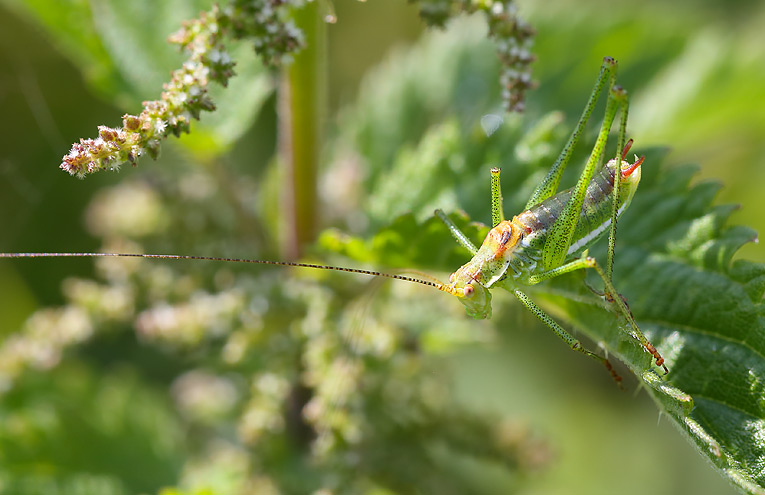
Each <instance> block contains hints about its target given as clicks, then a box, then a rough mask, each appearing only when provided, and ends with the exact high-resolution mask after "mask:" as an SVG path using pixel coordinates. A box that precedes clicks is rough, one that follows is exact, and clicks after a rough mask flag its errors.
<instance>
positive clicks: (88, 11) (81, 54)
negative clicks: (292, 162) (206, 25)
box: [3, 0, 273, 155]
mask: <svg viewBox="0 0 765 495" xmlns="http://www.w3.org/2000/svg"><path fill="white" fill-rule="evenodd" d="M3 1H4V2H6V3H7V5H8V6H9V7H12V8H14V10H17V11H18V12H19V13H21V14H24V15H25V16H26V17H30V18H32V19H33V20H34V21H36V22H37V23H38V24H40V25H42V26H44V27H45V30H46V34H47V35H48V36H50V37H51V38H52V39H53V41H54V43H55V44H56V45H57V46H60V47H62V49H63V52H64V53H65V54H66V55H67V56H68V57H69V58H70V60H71V61H72V63H74V64H75V65H76V66H77V67H79V69H80V70H81V71H82V72H83V74H84V75H85V76H86V78H87V80H88V82H89V83H90V85H91V87H92V89H93V90H95V91H97V92H98V93H99V94H100V96H102V97H103V98H104V99H105V100H108V101H111V102H113V103H116V104H117V105H119V106H121V107H122V108H124V109H125V110H126V111H127V112H129V113H133V114H137V113H138V112H139V111H140V104H141V102H142V101H144V100H156V99H159V96H160V93H161V91H162V85H163V83H165V82H167V81H168V80H169V79H170V72H171V71H173V70H174V69H177V68H178V67H179V66H180V64H181V62H182V61H183V54H182V53H180V52H179V50H178V48H177V46H175V45H171V44H170V43H168V42H167V38H168V36H170V35H171V34H172V33H174V32H175V31H177V30H178V29H180V27H181V23H182V22H183V21H184V20H187V19H191V18H194V17H196V16H198V15H199V13H200V12H201V11H203V10H207V9H209V7H210V6H211V5H212V2H211V1H209V0H193V1H192V0H172V1H167V2H159V3H158V2H154V1H151V0H134V1H130V2H122V1H119V0H99V1H97V2H89V1H85V0H69V1H66V2H59V1H57V0H34V1H32V2H18V1H16V0H3ZM229 50H230V51H231V56H232V58H233V59H234V60H236V61H237V65H236V71H237V73H238V74H239V75H240V76H242V77H238V78H234V80H233V81H232V83H231V84H230V85H229V87H228V88H226V89H225V90H224V89H223V88H219V87H214V86H213V87H211V88H210V91H211V93H212V96H213V101H214V102H215V104H216V107H217V111H216V112H214V113H213V114H209V113H205V114H203V115H202V118H201V121H200V122H196V123H195V124H193V127H194V132H195V139H184V140H181V143H183V144H184V145H186V146H188V147H189V148H191V149H192V150H193V151H194V152H197V153H205V154H207V155H218V154H221V153H223V152H224V151H225V150H227V149H228V148H229V147H230V146H231V145H233V143H234V142H235V141H236V140H237V139H239V138H240V137H241V136H242V134H244V133H245V132H246V131H247V130H248V129H249V127H250V126H251V125H252V123H253V122H254V121H255V119H256V118H257V116H258V111H259V109H260V107H261V106H262V104H263V102H264V101H265V99H266V98H267V97H268V96H269V95H270V94H271V91H272V90H273V83H272V78H271V76H270V74H269V73H268V71H266V70H265V68H264V67H263V66H262V64H261V63H260V61H259V60H258V59H257V58H256V56H255V54H254V51H253V48H252V46H250V45H246V44H242V43H239V44H237V45H235V46H232V47H229ZM119 121H120V116H119V115H113V116H111V117H109V118H105V120H104V122H102V124H103V125H114V124H115V123H117V122H119ZM95 133H96V130H95V129H93V134H95ZM61 151H62V154H63V153H64V152H65V151H66V150H61Z"/></svg>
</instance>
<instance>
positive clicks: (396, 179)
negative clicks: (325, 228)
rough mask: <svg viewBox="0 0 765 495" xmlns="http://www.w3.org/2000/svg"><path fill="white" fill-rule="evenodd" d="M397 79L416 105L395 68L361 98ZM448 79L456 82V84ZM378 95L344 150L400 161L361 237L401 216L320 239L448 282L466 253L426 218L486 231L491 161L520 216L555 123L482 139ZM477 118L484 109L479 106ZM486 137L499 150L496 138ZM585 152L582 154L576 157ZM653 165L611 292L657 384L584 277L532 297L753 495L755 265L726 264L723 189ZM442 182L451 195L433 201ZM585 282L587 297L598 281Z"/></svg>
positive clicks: (465, 126) (373, 197)
mask: <svg viewBox="0 0 765 495" xmlns="http://www.w3.org/2000/svg"><path fill="white" fill-rule="evenodd" d="M468 46H469V43H468V42H466V43H464V44H462V45H461V47H462V49H463V50H468V49H469V48H468ZM475 46H477V45H474V47H475ZM426 59H429V58H428V57H426ZM403 68H407V72H406V77H405V78H404V80H405V81H406V82H407V86H406V87H407V91H409V92H412V93H426V92H427V91H425V90H424V89H422V88H419V89H416V88H412V84H413V83H412V82H411V81H413V80H418V77H421V79H419V80H421V81H423V83H422V84H423V85H426V84H427V80H428V76H427V75H426V74H419V73H418V72H417V69H416V68H412V67H411V65H409V64H407V63H406V62H405V61H404V62H401V63H399V64H396V63H394V62H391V63H390V64H389V66H388V67H387V68H386V69H387V72H386V73H381V74H377V75H375V77H378V78H383V77H386V81H387V82H386V83H382V82H374V83H369V87H373V88H377V87H381V88H387V92H388V93H389V94H397V91H396V86H395V83H394V82H392V81H396V80H400V79H402V77H403V76H402V72H403ZM459 74H460V73H459V71H457V72H456V73H455V74H453V75H454V76H455V77H457V78H459V77H460V76H459ZM443 85H446V83H442V86H443ZM379 94H380V93H370V94H369V95H365V94H364V93H362V95H361V100H360V103H359V108H361V109H366V110H365V111H364V112H358V113H356V114H354V119H351V120H350V121H349V122H347V123H346V124H348V125H351V124H352V125H353V126H355V127H353V129H352V131H350V132H357V133H358V134H357V135H356V143H357V145H358V147H357V148H356V150H355V151H356V152H357V153H358V154H359V155H360V157H361V160H364V161H365V162H366V164H368V165H369V166H370V167H372V168H373V169H375V168H376V164H379V163H380V162H382V161H383V160H382V159H381V158H380V156H381V154H382V152H381V151H380V150H379V149H378V148H377V144H379V143H380V141H379V140H375V139H370V137H369V136H370V135H371V134H374V132H373V131H374V130H375V129H377V130H378V135H379V137H380V139H382V140H384V141H385V142H386V143H387V144H388V145H390V144H391V143H392V142H395V143H396V145H397V146H398V148H394V149H397V150H398V151H396V152H394V153H392V154H390V155H389V156H385V160H387V165H386V168H385V170H384V171H382V172H379V171H377V170H374V171H373V172H371V175H370V181H369V185H370V189H369V193H368V196H367V204H369V205H371V208H367V209H364V211H365V212H367V214H368V215H370V217H371V220H372V222H371V223H372V225H374V224H375V221H379V216H378V215H376V213H375V212H385V211H387V212H389V214H390V212H394V213H400V212H402V211H410V212H412V213H410V214H407V215H403V216H400V217H398V218H397V219H396V220H394V221H393V222H392V223H390V224H389V225H387V226H385V227H382V228H381V229H380V230H378V231H377V232H375V233H372V234H370V235H368V236H367V237H353V236H347V235H341V234H337V233H336V232H327V233H325V234H324V236H323V237H322V239H321V242H320V245H321V246H322V247H323V248H325V249H329V250H331V251H335V252H340V253H343V254H345V255H347V256H349V257H351V258H354V259H357V260H360V261H364V262H367V263H370V264H372V265H376V266H389V267H398V268H413V269H422V270H425V271H428V270H437V271H439V272H441V273H449V272H451V271H453V270H454V269H455V268H456V267H458V266H460V265H461V264H463V263H464V262H465V261H467V259H468V258H469V255H468V254H467V253H465V252H464V250H461V249H460V248H457V247H455V246H456V243H454V241H453V240H451V239H450V236H449V234H448V231H447V230H446V228H445V227H444V226H442V225H440V222H438V221H436V220H434V219H433V218H432V217H430V216H429V215H430V212H431V211H432V209H433V207H442V208H444V209H445V210H447V211H453V210H454V209H455V208H465V209H467V210H468V211H469V212H470V213H471V214H472V215H479V214H480V215H481V216H480V217H479V216H476V218H478V219H481V220H484V221H487V220H488V211H489V205H488V198H489V192H488V191H489V187H488V183H489V176H488V165H487V164H491V163H494V164H501V165H502V167H503V172H502V173H503V184H504V186H505V187H504V191H505V212H506V214H508V215H512V214H515V213H518V212H520V208H521V205H522V204H523V201H525V198H527V197H528V192H529V191H530V188H531V187H533V185H534V184H536V183H537V182H538V180H539V179H540V176H541V175H540V174H542V173H544V171H545V170H546V167H547V166H549V164H550V163H552V160H551V159H550V158H549V156H550V155H551V154H554V153H555V151H554V150H557V149H560V147H561V146H562V140H561V139H560V135H561V134H562V133H561V132H560V130H561V128H560V126H559V125H558V124H559V123H560V119H557V120H556V119H555V114H549V115H548V117H547V123H546V124H544V120H538V119H535V118H534V117H533V116H528V115H527V117H526V118H527V121H526V122H537V124H526V123H521V122H516V121H512V120H511V121H506V122H504V123H503V124H502V125H501V126H500V128H499V130H497V131H496V133H495V134H488V135H486V134H481V133H480V132H479V133H475V132H474V127H471V123H470V120H469V119H467V118H464V117H465V116H464V115H463V114H460V112H458V111H455V114H456V115H459V116H460V117H453V116H449V114H448V112H446V116H445V117H443V118H441V119H439V118H438V112H436V111H435V110H434V109H433V108H427V109H426V108H424V107H423V106H422V103H421V102H418V101H413V100H411V99H409V100H408V99H393V98H392V99H385V98H379ZM373 95H374V96H376V97H377V99H376V101H377V102H380V101H385V104H386V105H387V107H386V112H385V113H384V112H382V111H380V112H375V111H374V107H373V106H370V105H371V104H370V103H369V102H368V101H367V99H368V100H370V101H371V100H372V99H373ZM397 105H398V106H401V107H406V108H397V107H396V106H397ZM391 107H394V108H391ZM477 108H480V105H478V106H477ZM413 109H414V110H413ZM483 109H484V111H487V112H488V111H490V105H487V106H485V107H483ZM415 110H418V111H419V112H421V113H420V114H419V115H420V117H422V116H423V115H426V116H428V117H429V118H430V119H431V123H430V126H429V127H425V128H424V129H417V130H416V131H415V130H412V133H410V134H409V135H407V136H406V138H405V137H404V136H401V135H397V136H393V135H391V134H390V133H388V134H379V133H385V132H386V130H389V129H391V128H392V127H393V124H392V123H390V122H387V121H386V115H387V116H390V115H408V114H411V113H417V112H416V111H415ZM474 111H475V109H474ZM532 111H533V109H532ZM478 118H480V117H477V118H476V119H475V120H474V121H473V122H474V124H473V125H474V126H475V125H476V124H475V121H476V120H477V119H478ZM367 119H368V120H367ZM417 122H420V124H422V120H418V121H417ZM359 129H361V130H363V132H362V131H359ZM564 132H566V131H564ZM495 136H501V138H498V139H496V140H494V139H493V138H494V137H495ZM528 143H532V145H531V146H526V145H528ZM385 149H390V148H389V147H387V148H385ZM551 150H552V151H551ZM588 150H589V148H588V147H587V145H580V149H579V150H578V151H577V152H578V153H585V152H588ZM439 151H440V153H439ZM641 151H644V150H641ZM609 153H610V152H609ZM664 155H665V151H664V150H653V151H651V152H649V153H648V156H647V159H646V162H645V164H644V165H643V179H642V182H641V185H640V188H639V190H638V193H637V195H636V197H635V199H634V200H633V203H632V205H631V206H630V208H629V210H628V211H627V212H626V213H625V215H624V216H623V217H622V219H621V220H620V222H619V229H618V235H617V249H616V259H615V272H614V282H615V285H616V287H617V289H618V290H620V291H621V292H622V294H623V295H624V296H625V297H626V298H627V300H628V302H629V304H630V307H631V309H632V311H633V313H634V316H635V318H636V320H637V322H638V324H639V326H640V328H641V329H642V330H643V332H644V333H645V334H646V335H647V336H648V337H649V339H651V341H652V342H653V344H654V345H655V346H656V347H657V348H658V349H659V350H660V351H661V352H662V354H663V355H664V357H665V358H666V360H667V363H668V367H669V369H670V373H669V374H668V375H666V376H663V375H662V374H661V372H660V371H659V370H657V369H656V368H655V366H653V365H652V360H651V356H650V355H649V354H648V353H647V352H646V351H645V349H644V348H643V347H642V346H641V345H640V344H639V343H638V342H637V341H636V340H635V339H634V338H632V337H631V336H630V334H629V333H628V332H627V330H626V329H625V328H626V322H624V321H623V320H622V319H620V318H619V317H618V316H617V315H616V314H615V312H614V311H612V309H611V308H610V307H609V304H608V303H606V302H605V301H604V300H603V298H602V297H598V296H596V295H595V294H594V293H593V292H592V291H591V290H590V289H589V288H588V287H587V285H586V284H585V283H584V281H585V280H584V278H585V274H584V273H574V274H570V275H568V276H565V277H560V278H558V279H556V280H553V281H551V282H549V283H543V284H540V285H539V286H535V287H533V288H530V289H529V292H530V293H532V295H533V297H534V299H535V300H537V301H538V302H540V304H543V306H544V307H545V309H546V310H548V311H549V312H550V313H551V314H553V315H554V316H555V317H556V318H559V319H560V320H561V321H563V322H567V323H569V324H573V325H574V326H576V327H577V328H578V329H579V330H580V331H581V332H582V333H584V334H585V335H587V336H588V337H590V338H591V339H592V340H594V341H596V342H598V343H599V344H600V345H602V347H603V348H604V349H605V350H606V351H607V352H608V353H609V354H610V355H611V356H616V357H617V358H618V359H619V360H621V361H623V362H624V363H625V364H626V365H627V366H628V367H629V369H630V370H631V371H632V372H633V373H634V374H635V375H636V376H637V377H638V378H639V379H640V380H642V382H643V383H644V384H645V385H646V388H647V389H648V390H649V392H650V394H651V396H652V397H653V399H654V401H655V402H656V404H657V406H658V407H659V409H660V410H661V411H662V412H663V413H664V414H666V415H667V416H668V417H670V418H671V419H672V421H673V422H675V423H676V424H677V425H678V426H679V427H680V429H681V430H682V431H684V432H685V434H686V435H687V437H688V438H689V439H690V440H691V442H692V443H693V444H694V445H695V446H696V447H697V449H698V450H699V452H700V453H701V454H702V455H704V456H705V457H706V458H708V459H709V460H710V461H711V462H712V464H713V465H714V466H715V467H716V468H717V469H718V470H719V471H720V472H721V473H722V474H723V475H724V476H726V477H727V478H728V479H729V480H730V481H731V482H732V483H733V484H734V485H736V486H737V487H738V488H739V489H741V490H744V491H746V492H749V493H763V492H765V471H763V468H762V466H763V465H765V440H764V439H765V401H763V397H765V391H764V390H763V383H765V359H763V356H765V339H763V337H762V335H765V311H764V310H763V305H762V301H763V292H765V265H763V264H757V263H752V262H748V261H744V260H736V261H732V258H733V257H734V255H735V253H736V252H737V250H738V249H739V248H740V247H741V246H742V245H744V244H747V243H750V242H753V241H755V240H756V233H755V232H754V231H753V230H752V229H749V228H747V227H741V226H729V225H728V220H729V217H730V215H731V214H732V213H733V212H734V211H735V210H736V207H735V206H733V205H714V204H713V200H714V198H715V195H716V194H717V192H718V191H719V189H720V184H718V183H715V182H710V181H706V182H699V183H695V184H692V180H693V176H694V174H695V173H696V171H697V168H696V167H693V166H682V167H675V168H666V167H662V166H661V162H662V160H663V157H664ZM530 157H533V159H532V158H530ZM579 163H581V160H577V159H576V158H575V159H573V160H572V166H571V167H570V168H571V169H573V170H572V171H567V173H568V172H571V173H573V174H578V173H579V172H580V169H579V167H577V165H576V164H579ZM564 182H565V179H564ZM444 183H450V184H451V189H444V188H443V187H442V184H444ZM413 190H414V192H412V191H413ZM405 192H409V193H411V196H407V195H406V194H405ZM478 212H480V213H478ZM452 218H453V219H454V220H455V222H457V224H458V225H459V226H460V228H463V227H467V228H468V231H467V234H468V236H469V237H470V238H471V239H473V241H474V242H475V243H480V241H481V240H482V239H483V235H485V227H484V229H481V228H480V227H479V226H477V225H471V224H470V223H469V217H468V216H466V215H465V214H464V213H454V214H452ZM468 226H469V227H468ZM604 240H605V239H604ZM604 240H602V241H601V242H600V243H599V245H597V246H595V247H594V248H593V249H592V250H591V254H593V255H595V256H596V258H597V259H598V260H600V261H601V263H604V262H605V259H606V258H605V246H604V242H603V241H604ZM590 276H591V275H588V277H590ZM588 281H589V282H590V285H592V286H594V287H597V286H598V285H597V282H598V281H597V277H593V278H592V279H591V280H589V279H588Z"/></svg>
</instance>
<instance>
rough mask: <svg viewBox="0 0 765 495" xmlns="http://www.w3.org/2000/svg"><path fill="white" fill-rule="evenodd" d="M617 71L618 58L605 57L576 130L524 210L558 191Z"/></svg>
mask: <svg viewBox="0 0 765 495" xmlns="http://www.w3.org/2000/svg"><path fill="white" fill-rule="evenodd" d="M615 72H616V60H614V59H613V58H611V57H605V58H604V59H603V65H601V66H600V75H599V76H598V81H597V82H596V83H595V87H594V88H593V89H592V93H590V99H589V100H587V105H586V106H585V107H584V111H583V112H582V116H581V117H579V122H577V124H576V127H574V131H573V132H572V133H571V137H569V138H568V142H567V143H566V146H565V147H564V148H563V151H562V152H561V154H560V156H558V159H557V160H555V163H554V164H553V166H552V167H550V171H549V172H547V175H546V176H545V178H544V179H543V180H542V182H541V183H540V184H539V185H538V186H537V188H536V189H535V190H534V192H533V193H532V194H531V198H529V201H528V202H527V203H526V206H525V207H524V210H528V209H529V208H531V207H532V206H534V205H537V204H539V203H541V202H542V201H544V200H545V199H547V198H549V197H550V196H552V195H553V194H555V193H556V192H557V190H558V184H560V179H561V176H562V175H563V171H564V170H565V169H566V165H568V162H569V160H570V159H571V154H572V153H573V151H574V148H575V147H576V144H577V142H579V138H580V136H581V135H582V134H583V133H584V129H585V127H586V125H587V121H588V120H589V118H590V115H591V114H592V110H593V109H594V108H595V103H596V102H597V101H598V97H599V96H600V91H601V90H602V89H603V85H604V84H605V82H606V81H610V83H609V87H610V86H611V85H613V79H614V74H615Z"/></svg>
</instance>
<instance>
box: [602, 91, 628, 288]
mask: <svg viewBox="0 0 765 495" xmlns="http://www.w3.org/2000/svg"><path fill="white" fill-rule="evenodd" d="M629 108H630V101H629V95H627V92H626V91H625V92H624V103H623V104H622V115H621V122H620V123H619V137H618V138H617V141H616V158H615V159H616V163H617V165H616V168H615V169H614V191H613V197H614V199H613V203H612V207H611V230H610V231H609V233H608V258H607V259H606V276H607V277H608V279H609V280H613V279H612V275H613V272H614V252H615V250H616V220H617V217H618V216H619V190H620V189H621V187H620V186H621V182H622V181H621V180H620V179H621V170H622V166H621V165H622V160H624V159H625V158H626V157H627V152H628V151H629V149H630V147H632V140H630V141H629V143H628V144H625V140H626V139H627V116H628V114H629ZM609 297H610V296H609Z"/></svg>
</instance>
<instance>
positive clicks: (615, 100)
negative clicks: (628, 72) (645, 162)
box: [542, 79, 626, 270]
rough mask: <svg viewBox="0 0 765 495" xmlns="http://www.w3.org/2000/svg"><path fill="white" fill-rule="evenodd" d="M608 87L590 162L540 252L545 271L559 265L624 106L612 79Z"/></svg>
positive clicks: (619, 91)
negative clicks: (611, 132) (610, 135)
mask: <svg viewBox="0 0 765 495" xmlns="http://www.w3.org/2000/svg"><path fill="white" fill-rule="evenodd" d="M610 84H611V86H610V88H609V92H608V100H607V102H606V113H605V116H604V117H603V125H601V127H600V132H599V133H598V138H597V140H596V141H595V147H594V148H593V149H592V153H590V158H589V159H588V160H587V164H586V165H585V167H584V170H583V171H582V174H581V175H580V176H579V180H578V181H577V183H576V185H575V186H574V189H573V194H571V198H570V199H569V201H568V203H566V206H565V207H564V208H563V210H562V211H561V213H560V215H559V216H558V218H557V219H556V220H555V223H554V224H553V225H552V227H551V228H550V233H549V235H548V236H547V240H546V241H545V246H544V249H543V250H542V265H543V267H544V268H545V269H547V270H549V269H552V268H555V267H557V266H560V265H562V264H563V261H564V260H565V258H566V255H567V254H568V249H569V247H570V246H571V239H572V237H573V235H574V231H575V230H576V224H577V222H578V220H579V214H580V212H581V211H582V205H583V204H584V198H585V195H586V194H587V186H588V185H589V184H590V181H591V180H592V177H593V175H594V174H595V169H596V167H597V165H598V163H599V162H600V158H601V156H602V155H603V150H604V149H605V146H606V141H607V140H608V134H609V132H610V131H611V125H612V124H613V121H614V118H615V117H616V112H617V111H618V110H619V108H620V107H622V106H624V105H623V104H624V101H625V98H626V92H625V91H624V90H623V89H622V88H621V87H618V86H617V87H615V86H613V79H612V80H611V81H610Z"/></svg>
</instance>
